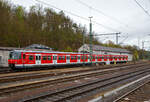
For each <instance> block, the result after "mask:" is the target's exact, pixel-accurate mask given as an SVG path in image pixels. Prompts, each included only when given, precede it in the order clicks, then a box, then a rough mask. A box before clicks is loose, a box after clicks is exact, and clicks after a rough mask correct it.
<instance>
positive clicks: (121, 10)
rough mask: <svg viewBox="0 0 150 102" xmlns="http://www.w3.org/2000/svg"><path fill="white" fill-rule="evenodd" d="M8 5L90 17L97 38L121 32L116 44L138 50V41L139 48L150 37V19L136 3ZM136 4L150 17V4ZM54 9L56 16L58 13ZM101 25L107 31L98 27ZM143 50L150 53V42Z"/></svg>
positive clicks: (69, 0)
mask: <svg viewBox="0 0 150 102" xmlns="http://www.w3.org/2000/svg"><path fill="white" fill-rule="evenodd" d="M9 1H11V2H12V3H14V4H15V5H22V6H23V7H25V9H26V10H29V8H30V6H32V5H38V4H40V5H42V6H43V7H49V8H53V7H52V6H50V5H53V6H55V7H57V8H59V9H62V10H66V11H68V12H71V13H74V14H76V15H79V16H82V17H84V18H87V19H89V18H88V17H89V16H92V17H93V18H92V21H93V28H92V30H93V31H94V32H96V33H98V34H101V33H114V32H121V35H120V37H119V42H120V43H121V42H122V41H123V44H125V45H127V44H129V45H137V46H138V39H139V41H140V42H139V45H140V48H141V46H142V40H144V41H150V36H148V34H150V16H149V15H148V14H146V13H145V12H144V11H143V10H142V8H140V7H139V6H138V4H137V3H136V2H135V0H39V1H43V2H45V3H47V4H50V5H45V4H43V3H40V2H37V1H36V0H9ZM137 2H138V3H139V4H140V5H141V6H142V7H143V8H144V9H145V10H146V11H148V13H149V14H150V0H137ZM89 6H90V7H89ZM90 8H91V9H90ZM53 9H54V10H56V12H59V10H57V9H55V8H53ZM96 10H97V11H98V12H97V11H96ZM100 12H101V13H100ZM65 14H66V15H68V16H69V17H70V18H71V19H72V20H73V21H74V22H76V23H78V24H79V23H80V24H82V25H83V26H84V25H85V26H86V27H87V29H89V21H87V20H84V19H81V18H79V17H75V16H73V15H71V14H69V13H67V12H65ZM104 15H105V16H104ZM94 21H96V22H97V23H98V24H99V25H98V24H96V23H94ZM100 24H102V25H104V26H106V27H104V26H100ZM98 38H99V41H101V42H107V41H108V40H112V41H113V42H115V36H99V37H98ZM145 48H146V49H149V50H150V42H145Z"/></svg>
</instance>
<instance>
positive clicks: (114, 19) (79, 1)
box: [75, 0, 128, 27]
mask: <svg viewBox="0 0 150 102" xmlns="http://www.w3.org/2000/svg"><path fill="white" fill-rule="evenodd" d="M75 1H77V2H78V3H80V4H82V5H84V6H86V7H88V8H90V9H92V10H94V11H95V12H98V13H99V14H102V15H103V16H105V17H107V18H109V19H111V20H113V21H115V22H117V23H119V24H121V25H124V26H125V27H128V25H127V24H125V23H123V22H121V21H120V20H118V19H116V18H114V17H112V16H110V15H108V14H106V13H104V12H102V11H100V10H99V9H96V8H94V7H92V6H90V5H88V4H86V3H84V2H83V1H81V0H75Z"/></svg>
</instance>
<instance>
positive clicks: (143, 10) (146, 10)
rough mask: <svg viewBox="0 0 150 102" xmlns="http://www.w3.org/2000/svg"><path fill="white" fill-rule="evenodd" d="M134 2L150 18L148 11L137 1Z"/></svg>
mask: <svg viewBox="0 0 150 102" xmlns="http://www.w3.org/2000/svg"><path fill="white" fill-rule="evenodd" d="M134 1H135V3H136V4H137V5H138V6H139V7H140V8H141V9H142V10H143V11H144V12H145V13H146V14H147V15H148V16H149V17H150V14H149V13H148V11H147V10H145V9H144V7H143V6H142V5H141V4H140V3H139V2H138V1H137V0H134Z"/></svg>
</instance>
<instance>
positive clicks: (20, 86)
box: [0, 64, 147, 101]
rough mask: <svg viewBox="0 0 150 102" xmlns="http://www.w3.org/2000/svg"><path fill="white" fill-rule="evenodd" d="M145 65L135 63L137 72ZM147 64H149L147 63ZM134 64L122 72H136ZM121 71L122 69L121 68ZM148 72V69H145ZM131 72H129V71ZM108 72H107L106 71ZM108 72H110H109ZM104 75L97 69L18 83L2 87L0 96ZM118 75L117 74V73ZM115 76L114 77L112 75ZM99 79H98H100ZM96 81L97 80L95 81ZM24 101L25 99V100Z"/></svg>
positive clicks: (110, 76)
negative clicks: (51, 78)
mask: <svg viewBox="0 0 150 102" xmlns="http://www.w3.org/2000/svg"><path fill="white" fill-rule="evenodd" d="M143 66H144V65H143V64H140V65H139V66H137V65H134V68H135V69H137V71H136V72H140V71H143V70H146V69H138V68H140V67H143ZM145 66H147V65H146V64H145ZM131 67H133V66H130V67H128V68H127V66H126V67H124V68H123V69H126V70H122V73H125V72H126V71H127V69H128V70H129V68H130V70H132V71H131V72H130V74H132V73H135V70H133V68H131ZM119 69H121V68H118V70H119ZM120 71H121V70H120ZM144 72H146V71H144ZM128 73H129V72H128ZM140 73H143V72H140ZM105 74H106V73H105ZM107 74H108V73H107ZM101 75H102V72H98V71H95V72H90V73H87V72H86V74H85V73H84V74H83V73H82V74H80V75H79V74H76V75H72V76H65V77H61V78H60V77H59V78H58V77H57V78H56V79H53V80H45V81H38V82H32V83H27V84H18V86H17V85H16V86H13V85H12V86H11V85H10V86H9V87H8V86H5V87H1V88H0V96H3V95H6V94H8V93H9V94H12V93H16V92H19V91H24V90H27V89H28V90H29V89H33V88H39V87H45V86H49V85H52V84H53V85H57V84H58V83H64V82H70V81H74V80H78V79H83V78H87V77H92V76H101ZM115 75H116V74H115ZM115 75H114V76H113V75H109V79H111V80H113V78H115V77H116V76H115ZM124 75H127V72H126V74H123V75H122V74H120V75H119V74H118V77H119V76H124ZM112 76H113V77H112ZM109 79H103V80H102V79H100V80H101V82H103V81H105V80H109ZM100 80H98V81H100ZM94 82H95V81H94ZM23 101H24V100H23Z"/></svg>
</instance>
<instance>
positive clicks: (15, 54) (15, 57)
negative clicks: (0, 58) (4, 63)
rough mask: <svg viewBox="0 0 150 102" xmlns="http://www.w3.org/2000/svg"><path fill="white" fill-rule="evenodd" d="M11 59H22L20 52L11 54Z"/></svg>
mask: <svg viewBox="0 0 150 102" xmlns="http://www.w3.org/2000/svg"><path fill="white" fill-rule="evenodd" d="M9 59H21V53H20V52H10V54H9Z"/></svg>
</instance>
